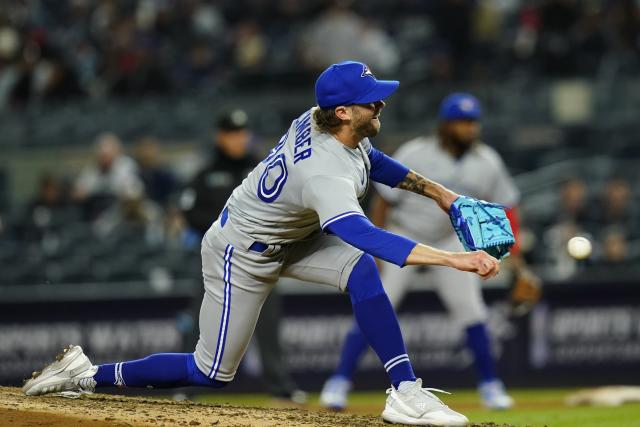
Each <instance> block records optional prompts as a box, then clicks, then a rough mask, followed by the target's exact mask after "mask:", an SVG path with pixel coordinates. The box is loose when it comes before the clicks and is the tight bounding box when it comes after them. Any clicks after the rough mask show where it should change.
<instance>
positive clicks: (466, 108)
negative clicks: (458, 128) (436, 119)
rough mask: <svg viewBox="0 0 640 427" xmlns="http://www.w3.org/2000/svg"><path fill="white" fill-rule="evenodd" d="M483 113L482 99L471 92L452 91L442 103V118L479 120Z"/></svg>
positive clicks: (447, 119) (448, 119)
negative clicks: (479, 99)
mask: <svg viewBox="0 0 640 427" xmlns="http://www.w3.org/2000/svg"><path fill="white" fill-rule="evenodd" d="M481 114H482V109H481V108H480V101H478V99H477V98H476V97H475V96H473V95H471V94H469V93H462V92H458V93H452V94H451V95H449V96H447V97H446V98H445V99H444V100H443V101H442V104H440V120H443V121H453V120H478V119H480V116H481Z"/></svg>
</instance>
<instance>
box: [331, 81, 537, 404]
mask: <svg viewBox="0 0 640 427" xmlns="http://www.w3.org/2000/svg"><path fill="white" fill-rule="evenodd" d="M480 116H481V109H480V103H479V102H478V100H477V99H476V98H475V97H474V96H472V95H470V94H465V93H455V94H452V95H450V96H448V97H447V98H445V99H444V100H443V101H442V104H441V106H440V113H439V121H440V124H439V127H438V133H437V135H435V136H432V137H418V138H416V139H414V140H411V141H409V142H407V143H406V144H404V145H403V146H402V147H401V148H400V149H399V150H398V151H397V153H396V155H395V156H394V158H395V159H396V160H398V161H399V162H401V163H403V164H405V165H407V166H408V167H410V168H411V169H412V170H414V171H417V172H418V173H421V174H428V175H429V176H430V177H433V178H434V179H435V180H437V181H438V182H442V183H445V184H446V185H447V187H449V188H451V189H453V190H454V191H456V192H459V193H464V194H468V195H470V196H472V197H476V198H479V199H484V200H488V201H492V202H496V203H500V204H502V205H504V206H508V207H511V209H510V210H508V211H507V215H508V216H509V219H510V221H511V223H512V225H513V226H514V231H515V230H516V229H517V213H516V210H515V206H516V204H517V202H518V198H519V192H518V190H517V188H516V186H515V184H514V182H513V180H512V178H511V177H510V176H509V173H508V172H507V170H506V168H505V166H504V164H503V162H502V160H501V159H500V157H499V155H498V153H497V152H496V151H495V150H493V149H492V148H491V147H489V146H487V145H485V144H483V143H481V142H480V141H479V137H480V123H479V120H480ZM376 189H377V190H378V193H379V196H376V197H375V198H374V200H373V207H372V211H371V219H372V221H373V223H374V224H376V225H377V226H379V227H386V226H388V227H389V230H392V231H394V232H397V233H399V234H402V235H406V236H410V237H411V238H414V239H418V240H420V241H423V242H428V243H429V244H430V245H434V246H437V247H441V248H445V249H447V250H451V251H456V250H460V249H461V248H462V245H461V244H460V242H459V240H458V238H457V236H456V234H455V233H454V231H453V230H452V228H451V227H450V224H449V221H448V219H447V218H446V217H445V218H443V217H441V216H438V215H437V208H436V207H435V206H433V204H431V203H429V202H427V201H426V200H425V199H424V198H421V197H417V196H416V195H415V194H412V193H408V192H401V191H396V190H393V189H391V188H388V187H386V188H385V187H383V186H377V185H376ZM515 250H517V248H516V249H515ZM515 250H512V252H515ZM512 258H516V266H517V268H518V269H519V270H520V271H519V274H530V273H528V272H526V271H525V269H524V264H523V263H522V260H521V259H519V257H518V256H517V255H515V254H514V255H513V256H512ZM427 271H428V273H429V274H430V278H431V283H432V285H433V287H434V289H435V291H436V292H437V293H438V295H439V297H440V299H441V300H442V302H443V303H444V305H445V306H446V308H447V309H448V311H449V313H450V315H451V317H452V320H453V321H454V322H456V324H457V325H459V326H460V327H462V328H464V330H465V333H466V344H467V347H468V348H469V350H470V351H471V353H472V354H473V358H474V361H475V366H476V370H477V373H478V379H479V386H478V390H479V392H480V396H481V399H482V402H483V403H484V405H485V406H487V407H488V408H491V409H506V408H510V407H511V406H512V405H513V399H512V398H511V397H510V396H509V395H507V393H506V392H505V390H504V386H503V384H502V382H501V381H500V380H499V379H498V376H497V374H496V369H495V363H494V358H493V355H492V354H491V343H490V339H489V335H488V331H487V327H486V320H487V308H486V306H485V303H484V301H483V299H482V294H481V288H480V283H479V281H478V280H477V279H476V277H475V276H474V275H472V274H468V273H465V272H461V271H457V270H453V269H446V268H440V267H430V268H428V269H427ZM420 273H421V271H420V270H418V269H400V268H397V267H395V266H393V265H388V264H385V265H384V266H383V268H382V282H383V283H384V284H385V290H386V291H387V294H388V296H389V299H390V300H391V302H392V304H393V305H394V307H396V308H397V307H398V306H399V305H400V303H401V302H402V300H403V298H404V296H405V295H406V293H407V291H408V290H409V286H410V285H411V284H412V283H415V282H416V281H417V280H422V279H423V278H422V277H418V276H419V275H420ZM367 348H368V345H367V342H366V340H365V337H364V336H363V335H362V333H361V332H360V330H359V329H358V326H357V325H356V324H354V326H353V328H352V330H351V331H350V332H349V333H348V334H347V337H346V339H345V342H344V345H343V349H342V354H341V359H340V362H339V365H338V367H337V369H336V371H335V373H334V374H333V376H332V377H331V378H329V380H327V382H326V383H325V385H324V387H323V390H322V393H321V396H320V401H321V403H322V404H323V405H324V406H326V407H329V408H332V409H338V410H340V409H344V408H345V407H346V405H347V396H348V393H349V391H350V389H351V387H352V377H353V374H354V373H355V370H356V369H357V365H358V362H359V360H360V359H361V357H362V355H363V354H364V353H365V351H366V350H367Z"/></svg>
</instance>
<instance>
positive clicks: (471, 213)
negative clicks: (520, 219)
mask: <svg viewBox="0 0 640 427" xmlns="http://www.w3.org/2000/svg"><path fill="white" fill-rule="evenodd" d="M449 218H450V219H451V225H453V229H454V230H455V231H456V234H457V235H458V239H460V241H461V242H462V245H463V246H464V249H465V250H466V251H476V250H483V251H485V252H487V253H488V254H489V255H492V256H494V257H495V258H497V259H502V258H504V257H506V256H508V255H509V250H510V249H511V246H513V245H514V244H515V242H516V241H515V239H514V237H513V230H511V224H510V223H509V219H508V218H507V214H506V213H505V211H504V207H502V206H500V205H497V204H495V203H489V202H485V201H484V200H477V199H474V198H472V197H467V196H460V197H458V198H457V199H456V200H455V201H454V202H453V203H452V204H451V207H450V208H449Z"/></svg>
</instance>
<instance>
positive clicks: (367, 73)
mask: <svg viewBox="0 0 640 427" xmlns="http://www.w3.org/2000/svg"><path fill="white" fill-rule="evenodd" d="M366 76H370V77H373V78H374V79H375V78H376V76H374V75H373V73H372V72H371V70H370V69H369V67H367V65H366V64H362V74H360V77H366Z"/></svg>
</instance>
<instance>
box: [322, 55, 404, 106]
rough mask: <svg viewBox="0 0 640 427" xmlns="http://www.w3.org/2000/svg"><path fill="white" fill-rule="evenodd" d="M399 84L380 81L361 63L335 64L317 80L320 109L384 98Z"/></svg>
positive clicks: (367, 102)
mask: <svg viewBox="0 0 640 427" xmlns="http://www.w3.org/2000/svg"><path fill="white" fill-rule="evenodd" d="M398 85H400V82H398V81H397V80H378V79H376V78H375V76H374V75H373V73H372V72H371V70H370V69H369V67H367V65H366V64H363V63H362V62H356V61H344V62H340V63H338V64H333V65H331V66H330V67H329V68H327V69H326V70H324V71H323V72H322V74H320V76H319V77H318V80H316V102H317V103H318V106H320V108H330V107H337V106H338V105H354V104H369V103H372V102H377V101H380V100H383V99H385V98H386V97H388V96H389V95H391V94H392V93H393V92H395V90H396V89H397V88H398Z"/></svg>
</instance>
